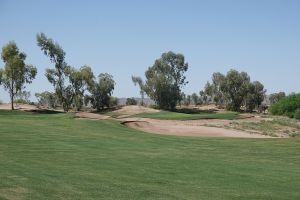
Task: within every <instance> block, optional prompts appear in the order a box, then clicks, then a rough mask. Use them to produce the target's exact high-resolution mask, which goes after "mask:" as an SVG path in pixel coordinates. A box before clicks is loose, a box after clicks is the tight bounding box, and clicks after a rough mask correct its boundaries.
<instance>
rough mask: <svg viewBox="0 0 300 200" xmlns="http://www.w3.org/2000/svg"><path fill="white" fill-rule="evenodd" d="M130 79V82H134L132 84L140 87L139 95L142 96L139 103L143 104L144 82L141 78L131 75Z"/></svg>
mask: <svg viewBox="0 0 300 200" xmlns="http://www.w3.org/2000/svg"><path fill="white" fill-rule="evenodd" d="M131 79H132V82H133V83H134V85H138V86H139V87H140V95H141V98H142V101H141V105H142V106H143V105H144V104H145V103H144V98H145V83H144V81H143V80H142V78H141V77H137V76H132V77H131Z"/></svg>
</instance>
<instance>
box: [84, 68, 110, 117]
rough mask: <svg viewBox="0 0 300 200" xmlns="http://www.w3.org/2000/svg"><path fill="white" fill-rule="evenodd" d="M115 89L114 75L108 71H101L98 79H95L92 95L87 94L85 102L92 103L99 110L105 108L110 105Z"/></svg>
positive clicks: (91, 89)
mask: <svg viewBox="0 0 300 200" xmlns="http://www.w3.org/2000/svg"><path fill="white" fill-rule="evenodd" d="M114 89H115V81H114V80H113V76H112V75H110V74H108V73H101V74H100V75H99V76H98V80H94V81H93V83H92V85H91V87H89V92H90V94H91V95H86V96H85V104H88V103H91V104H92V107H93V108H95V109H97V111H100V110H103V109H104V108H105V107H109V106H110V99H111V95H112V93H113V90H114Z"/></svg>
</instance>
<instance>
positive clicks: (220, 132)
mask: <svg viewBox="0 0 300 200" xmlns="http://www.w3.org/2000/svg"><path fill="white" fill-rule="evenodd" d="M123 124H124V125H125V126H128V127H131V128H134V129H137V130H140V131H144V132H147V133H154V134H162V135H175V136H193V137H231V138H272V137H270V136H266V135H261V134H255V133H248V132H244V131H238V130H231V129H225V128H216V127H207V126H201V125H196V124H195V121H194V122H193V123H190V124H189V123H187V122H183V123H181V122H179V121H169V120H168V121H166V120H164V121H163V120H153V119H150V120H149V119H134V118H132V119H131V121H130V119H127V120H126V121H125V122H123Z"/></svg>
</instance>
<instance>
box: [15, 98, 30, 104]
mask: <svg viewBox="0 0 300 200" xmlns="http://www.w3.org/2000/svg"><path fill="white" fill-rule="evenodd" d="M14 102H15V103H19V104H28V103H29V102H28V101H26V100H25V99H16V100H15V101H14Z"/></svg>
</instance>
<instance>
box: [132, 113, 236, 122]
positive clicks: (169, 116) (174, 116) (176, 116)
mask: <svg viewBox="0 0 300 200" xmlns="http://www.w3.org/2000/svg"><path fill="white" fill-rule="evenodd" d="M134 116H135V117H143V118H152V119H162V120H196V119H236V118H238V117H239V115H238V114H237V113H196V114H187V113H180V112H169V111H161V112H156V113H140V114H136V115H134Z"/></svg>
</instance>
